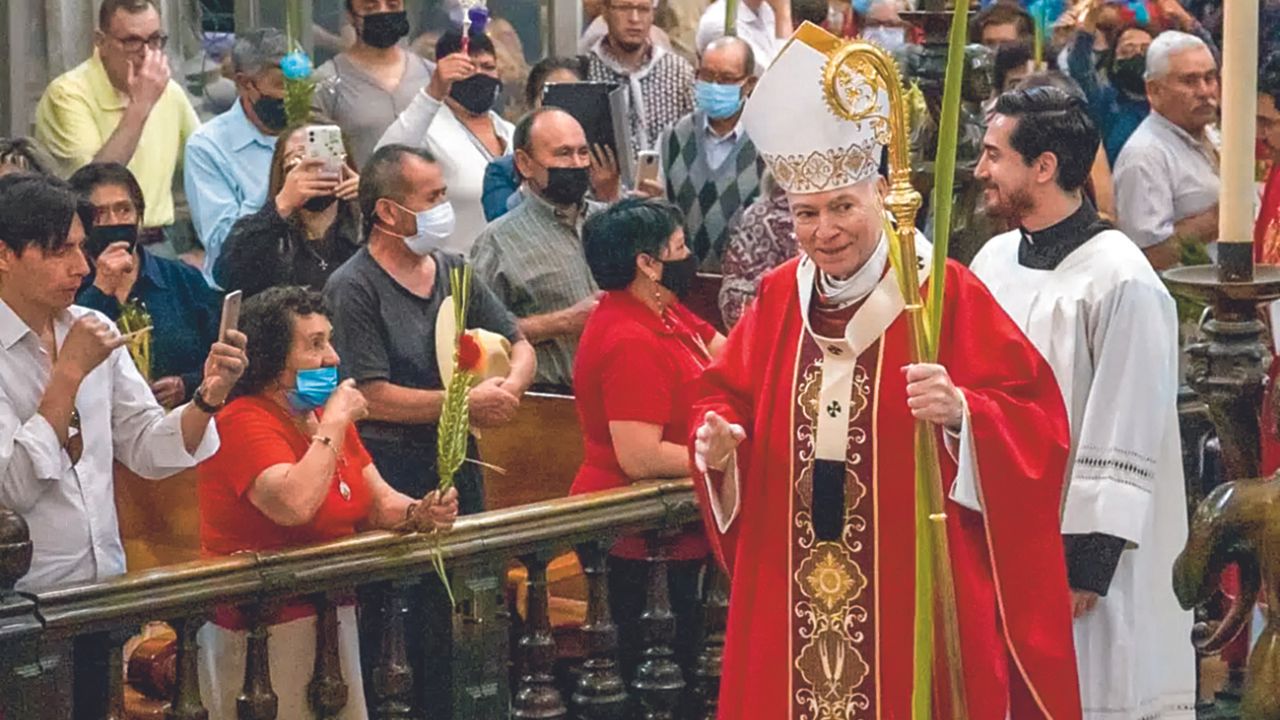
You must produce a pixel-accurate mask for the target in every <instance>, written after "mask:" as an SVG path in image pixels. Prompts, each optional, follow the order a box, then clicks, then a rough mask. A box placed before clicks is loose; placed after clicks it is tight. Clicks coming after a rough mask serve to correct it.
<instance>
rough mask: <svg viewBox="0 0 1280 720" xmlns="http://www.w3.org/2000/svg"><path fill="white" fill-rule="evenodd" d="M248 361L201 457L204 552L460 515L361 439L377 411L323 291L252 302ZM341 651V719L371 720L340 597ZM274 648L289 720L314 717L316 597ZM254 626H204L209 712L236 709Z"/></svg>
mask: <svg viewBox="0 0 1280 720" xmlns="http://www.w3.org/2000/svg"><path fill="white" fill-rule="evenodd" d="M240 325H241V330H242V331H243V332H244V334H245V335H246V336H247V337H248V338H249V348H250V349H249V350H248V351H247V354H248V356H249V367H250V368H252V369H251V370H246V372H245V374H244V376H243V377H242V378H241V381H240V383H239V385H238V386H237V387H236V389H235V391H234V392H233V393H232V398H233V399H232V400H231V402H229V403H228V404H227V406H226V407H225V408H224V409H223V410H222V411H221V412H219V413H218V430H219V433H220V434H221V436H222V439H223V443H222V449H221V450H220V451H218V453H217V454H215V455H214V456H213V457H211V458H209V459H208V460H206V461H204V462H203V463H201V464H200V467H199V470H200V484H199V496H200V550H201V553H202V554H204V555H206V556H221V555H230V554H233V553H238V552H258V551H265V550H281V549H285V548H289V547H296V546H299V545H306V544H311V543H318V542H323V541H326V540H334V539H337V538H341V537H346V536H349V535H352V534H354V533H356V532H357V531H358V530H360V529H367V528H405V529H410V530H432V529H444V528H448V527H450V526H452V525H453V521H454V519H455V518H456V517H457V515H458V496H457V492H456V491H455V490H452V489H450V490H449V491H448V492H447V493H445V494H444V495H443V496H441V495H439V494H438V493H436V492H434V491H433V492H432V493H430V494H428V495H427V497H426V498H424V499H423V500H422V501H417V500H414V499H413V498H410V497H408V496H406V495H403V494H401V493H399V492H397V491H396V490H394V489H392V488H391V486H389V485H388V484H387V483H386V481H384V480H383V479H382V475H381V474H380V473H379V472H378V469H377V468H376V467H374V465H373V462H372V461H371V460H370V458H369V454H368V453H367V452H365V449H364V446H363V445H362V444H361V443H360V437H359V435H357V434H356V429H355V423H356V421H358V420H360V419H362V418H363V417H364V416H365V415H366V414H367V411H366V408H365V399H364V396H363V395H361V394H360V391H359V390H357V389H356V386H355V382H354V381H352V380H348V381H346V382H344V383H341V384H339V383H338V354H337V353H336V352H335V351H334V349H333V346H332V345H331V344H330V335H331V333H332V330H333V328H332V327H331V326H330V324H329V318H328V313H327V311H326V310H325V306H324V301H323V299H322V298H321V296H320V295H319V293H316V292H315V291H312V290H308V289H305V288H300V287H278V288H271V289H269V290H266V291H263V292H262V293H260V294H258V295H256V296H254V297H253V298H252V299H251V300H248V301H247V302H245V304H244V312H243V313H242V315H241V323H240ZM338 604H339V608H338V627H339V630H338V647H339V656H340V658H341V667H342V676H343V679H344V681H345V682H346V683H347V686H348V687H349V688H351V692H350V693H349V695H348V698H347V705H346V708H345V709H344V710H343V711H342V712H341V713H339V715H338V717H339V718H342V719H343V720H362V719H363V718H364V717H366V715H365V707H364V693H363V687H362V684H361V672H360V657H359V651H358V648H359V639H358V636H357V631H356V616H355V611H354V608H353V607H352V605H353V604H354V598H347V599H346V600H345V601H342V600H340V601H339V603H338ZM268 624H269V625H271V629H270V638H269V640H268V653H269V656H270V665H271V670H272V672H271V680H272V685H273V688H274V690H275V692H276V694H277V696H278V697H279V703H280V707H279V711H280V717H288V718H308V717H312V715H311V711H310V708H309V706H308V703H307V684H308V682H309V681H310V680H311V671H312V668H313V666H314V661H313V658H312V657H309V655H311V654H313V653H314V647H315V642H316V632H317V623H316V621H315V608H314V607H313V606H312V605H311V604H310V603H308V602H307V601H306V600H305V599H303V598H294V599H292V600H290V601H286V602H284V603H283V604H282V607H280V608H278V609H276V610H275V611H274V612H273V615H272V617H271V618H270V619H269V620H268ZM248 629H249V623H248V622H247V621H246V619H245V618H244V617H242V616H241V614H240V613H239V611H238V610H237V609H236V608H234V607H220V608H217V609H216V611H215V613H214V619H213V622H212V623H210V624H209V625H206V626H205V627H204V628H202V629H201V631H200V651H201V662H200V675H201V678H200V679H201V694H202V696H203V698H204V702H205V706H206V707H207V708H208V709H209V716H210V718H214V719H215V720H216V719H217V718H228V719H229V718H234V717H236V696H237V695H238V694H239V693H240V688H241V685H242V682H243V679H244V665H245V646H246V631H247V630H248Z"/></svg>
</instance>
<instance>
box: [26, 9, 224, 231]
mask: <svg viewBox="0 0 1280 720" xmlns="http://www.w3.org/2000/svg"><path fill="white" fill-rule="evenodd" d="M168 39H169V37H168V36H167V35H165V33H164V29H163V26H162V24H161V22H160V9H159V5H158V4H157V2H156V0H103V3H102V6H101V8H100V9H99V11H98V29H97V30H96V31H95V32H94V53H93V55H92V56H91V57H90V58H89V59H88V60H86V61H84V62H83V63H81V64H80V65H78V66H76V67H75V68H73V69H71V70H70V71H68V72H66V73H64V74H63V75H61V76H59V77H57V78H56V79H54V81H53V82H51V83H49V87H48V88H47V89H46V90H45V92H44V95H43V96H42V97H41V98H40V104H39V105H38V106H37V107H36V124H35V136H36V139H37V140H39V141H40V142H41V144H43V145H44V146H45V147H46V148H47V149H48V150H49V152H50V153H51V154H52V155H53V157H54V159H55V160H56V161H57V163H58V165H59V170H60V173H61V174H62V175H63V176H64V177H65V176H66V175H69V174H71V173H72V172H74V171H75V170H76V169H78V168H80V167H83V166H84V165H87V164H88V163H90V162H115V163H120V164H121V165H128V166H129V168H130V169H131V170H132V171H133V173H134V175H136V176H137V178H138V183H139V185H141V186H142V194H143V197H145V198H146V200H147V209H148V213H147V215H146V217H145V218H143V225H144V226H145V227H147V228H156V229H157V231H158V229H159V228H163V227H166V226H168V225H172V224H173V221H174V210H173V176H174V173H175V172H176V171H177V168H178V161H179V160H180V159H181V158H182V153H183V147H184V145H185V144H186V142H187V138H189V137H191V134H192V133H194V132H195V131H196V128H198V127H199V126H200V119H199V118H198V117H197V116H196V111H195V108H193V107H192V106H191V101H190V100H188V99H187V96H186V94H185V93H184V92H183V91H182V88H181V87H180V86H179V85H178V83H176V82H174V81H173V80H171V79H170V77H169V60H168V58H167V57H166V56H165V54H164V49H165V45H166V43H167V42H168ZM155 239H162V238H160V237H156V238H155Z"/></svg>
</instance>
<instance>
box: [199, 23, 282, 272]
mask: <svg viewBox="0 0 1280 720" xmlns="http://www.w3.org/2000/svg"><path fill="white" fill-rule="evenodd" d="M288 52H289V40H288V39H287V38H286V37H285V36H284V33H282V32H280V31H279V30H276V29H275V28H262V29H260V30H252V31H249V32H247V33H243V34H241V35H240V36H239V37H238V38H237V39H236V44H235V47H234V48H232V50H231V69H232V71H233V72H234V73H235V81H236V94H237V98H236V102H235V103H234V104H232V106H231V109H230V110H227V111H226V112H224V113H222V114H221V115H219V116H217V117H215V118H214V119H212V120H210V121H209V122H208V123H207V124H205V125H204V126H203V127H201V128H200V130H199V131H198V132H196V133H195V134H194V135H192V136H191V142H190V143H189V144H188V145H187V154H186V158H185V160H184V162H183V165H182V172H183V184H184V185H185V186H186V189H187V202H189V203H191V220H192V222H194V223H195V226H196V234H197V235H198V236H199V237H200V242H201V243H203V244H204V278H205V280H206V281H207V282H208V283H209V286H210V287H215V288H216V287H217V283H215V282H214V280H213V267H214V264H215V263H216V262H217V261H218V255H219V254H220V253H221V252H222V243H223V241H225V240H226V239H227V235H229V234H230V233H231V227H232V226H233V225H235V223H236V220H239V219H240V218H242V217H244V216H245V215H251V214H253V213H255V212H257V211H258V210H261V209H262V204H263V203H265V202H266V201H267V185H268V183H269V181H270V179H271V156H272V155H273V154H275V150H276V138H277V136H278V135H279V134H280V131H281V130H283V129H284V126H285V124H286V123H287V122H288V120H287V118H286V117H285V112H284V73H282V72H281V71H280V60H281V59H283V58H284V56H285V55H286V54H288Z"/></svg>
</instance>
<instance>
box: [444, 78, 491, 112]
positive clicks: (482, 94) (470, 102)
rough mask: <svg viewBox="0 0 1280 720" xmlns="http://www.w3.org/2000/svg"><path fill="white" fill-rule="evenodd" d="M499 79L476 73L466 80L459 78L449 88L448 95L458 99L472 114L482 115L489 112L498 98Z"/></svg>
mask: <svg viewBox="0 0 1280 720" xmlns="http://www.w3.org/2000/svg"><path fill="white" fill-rule="evenodd" d="M501 84H502V83H501V81H499V80H498V78H496V77H493V76H492V75H485V74H484V73H476V74H475V75H472V76H471V77H469V78H467V79H466V80H459V81H458V82H455V83H454V84H453V87H452V88H451V89H450V90H449V97H451V98H453V99H454V100H457V101H458V104H459V105H461V106H462V107H463V108H464V109H466V111H467V112H469V113H471V114H472V115H483V114H484V113H487V112H489V110H490V109H491V108H492V107H493V103H494V102H496V101H497V99H498V86H499V85H501Z"/></svg>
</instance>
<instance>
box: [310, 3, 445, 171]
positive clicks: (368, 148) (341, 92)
mask: <svg viewBox="0 0 1280 720" xmlns="http://www.w3.org/2000/svg"><path fill="white" fill-rule="evenodd" d="M346 13H347V21H348V22H349V23H350V24H351V27H352V28H354V29H355V34H356V39H355V43H354V44H353V45H351V47H349V48H347V49H346V50H343V51H342V52H340V53H338V55H337V56H336V57H334V58H333V59H332V60H330V61H329V62H327V63H325V64H323V65H321V66H320V67H319V68H317V69H316V73H315V80H316V82H317V88H316V94H315V109H316V110H318V111H320V112H322V113H324V115H326V116H327V117H331V118H333V120H334V122H336V123H337V124H338V126H339V127H341V128H342V130H343V132H344V133H346V134H347V136H348V137H349V138H350V139H351V145H352V148H351V153H352V155H354V157H355V167H361V166H363V165H364V164H365V163H366V162H368V160H369V157H370V156H371V155H373V150H374V148H375V147H377V145H378V140H379V139H381V138H382V133H384V132H386V130H387V128H388V127H390V125H391V123H392V122H394V121H395V119H396V117H397V116H399V115H400V113H402V112H404V111H405V110H406V109H408V107H409V104H410V103H411V102H413V99H414V98H415V97H417V93H418V91H419V90H421V89H422V88H424V87H426V85H427V83H428V82H430V81H431V74H432V73H433V72H434V71H435V63H433V62H431V61H430V60H427V59H426V58H424V57H422V56H421V55H419V54H417V53H414V52H409V51H408V50H407V49H405V47H404V46H403V45H402V44H401V43H400V40H401V39H402V38H404V37H405V36H406V35H408V34H409V18H408V14H407V13H406V11H405V0H346Z"/></svg>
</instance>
